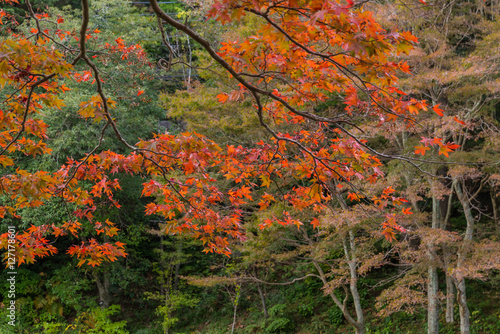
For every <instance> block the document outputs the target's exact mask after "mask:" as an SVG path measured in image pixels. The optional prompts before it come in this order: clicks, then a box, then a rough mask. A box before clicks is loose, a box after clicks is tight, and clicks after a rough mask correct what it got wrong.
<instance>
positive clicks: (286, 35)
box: [0, 0, 459, 266]
mask: <svg viewBox="0 0 500 334" xmlns="http://www.w3.org/2000/svg"><path fill="white" fill-rule="evenodd" d="M7 2H15V1H7ZM82 3H83V7H84V11H83V15H82V16H83V21H82V26H81V31H80V32H79V33H76V32H70V31H62V30H60V29H58V24H60V23H62V22H63V20H64V18H58V17H49V16H48V15H41V14H35V13H34V12H33V11H32V10H31V12H30V13H29V14H30V16H31V19H32V20H33V22H34V23H36V24H35V26H36V28H32V29H31V30H30V31H29V33H28V34H26V33H24V34H23V33H17V32H16V33H14V30H13V29H15V25H11V26H10V27H9V28H8V29H9V30H8V31H9V32H8V36H7V38H3V39H2V40H1V41H0V87H1V88H2V93H3V97H2V102H1V104H0V120H1V122H0V131H1V132H0V149H1V151H0V165H2V167H1V168H2V176H1V178H0V194H1V195H2V196H4V197H6V198H8V199H9V200H8V201H6V202H2V206H0V217H1V218H4V217H7V216H8V217H12V218H14V219H17V218H20V214H21V213H20V212H21V211H22V209H23V208H27V207H31V208H33V207H39V206H43V205H44V204H46V203H47V202H49V201H51V202H58V203H60V205H71V207H72V208H74V209H72V210H71V212H69V213H68V217H67V220H66V221H65V222H64V223H63V224H62V225H58V226H56V225H54V224H52V223H50V222H48V223H47V224H45V225H40V226H32V227H30V228H29V229H27V230H26V231H22V232H19V233H18V234H17V236H16V239H17V241H18V244H17V245H16V246H17V248H16V252H17V258H18V259H19V262H18V264H19V265H20V264H22V263H25V262H26V263H32V262H34V261H35V260H36V259H37V258H40V257H44V256H47V255H50V254H54V253H56V252H57V251H58V250H57V249H56V248H55V247H54V246H52V240H54V239H55V238H59V237H62V236H65V235H70V234H71V235H73V236H74V237H77V236H78V235H79V231H80V230H81V229H82V225H85V226H92V227H93V229H94V231H95V232H94V237H90V238H88V240H85V241H81V242H78V243H75V244H74V245H72V246H71V247H70V248H69V249H67V250H65V251H66V252H67V253H68V254H70V255H72V256H76V257H77V258H78V259H79V263H78V265H82V264H88V265H91V266H94V265H99V264H100V263H102V262H103V261H115V260H116V259H117V258H118V257H123V256H126V252H125V248H124V246H125V245H124V244H123V243H120V242H111V241H98V240H101V239H99V238H98V236H99V235H101V234H102V235H106V236H107V238H106V240H107V239H108V238H112V237H113V236H114V235H116V234H117V233H118V229H117V228H116V227H115V225H114V224H113V222H111V221H110V220H106V221H104V222H102V221H98V219H96V217H95V215H94V212H95V210H96V207H97V206H96V205H97V204H96V202H99V203H100V205H102V203H106V205H108V206H109V207H115V208H119V207H120V204H119V203H118V202H117V201H116V200H115V199H114V196H113V195H114V193H115V192H116V191H117V190H119V189H120V184H119V182H118V180H117V179H116V178H115V177H114V176H113V175H114V174H116V173H125V174H136V175H141V176H143V177H144V178H145V180H144V183H143V186H144V188H143V191H142V194H143V196H148V197H149V196H151V197H155V198H156V201H155V202H154V203H150V204H148V205H147V206H146V208H145V211H146V213H147V214H148V215H158V216H161V217H163V219H164V220H165V223H164V232H166V233H181V234H185V235H190V236H192V237H193V238H196V239H199V240H201V241H202V242H203V244H204V245H205V250H206V251H209V252H219V253H222V254H226V255H227V254H229V253H230V243H231V242H235V241H237V240H244V239H245V224H244V218H245V217H244V216H245V213H244V210H243V209H242V207H243V206H245V205H251V204H253V205H256V206H258V209H260V210H265V209H266V208H268V207H269V206H270V205H272V204H273V203H275V202H282V203H284V207H285V208H286V209H285V210H284V211H283V212H282V213H281V214H280V215H276V216H274V217H273V218H272V219H267V220H266V221H265V222H264V223H263V224H262V226H261V227H262V228H265V227H266V226H267V225H272V224H275V223H278V224H282V225H296V226H300V225H302V224H304V223H311V224H313V226H314V227H317V226H318V224H319V221H318V219H317V218H314V219H312V220H307V221H302V220H301V218H300V217H298V216H297V217H295V216H294V212H297V211H301V210H308V211H310V212H312V213H313V215H316V216H319V215H320V214H321V213H322V212H323V211H324V210H325V209H326V208H327V207H328V205H329V203H330V201H331V200H332V196H335V195H336V194H337V193H339V192H341V191H344V190H345V189H349V192H350V194H349V199H350V200H351V201H360V200H363V201H368V202H371V203H373V204H374V205H376V206H378V207H379V208H380V210H385V211H386V213H387V220H386V222H384V223H383V225H382V227H381V229H382V230H383V234H385V236H386V237H387V239H389V240H393V239H394V238H395V230H400V231H403V229H402V228H401V227H399V225H398V223H397V219H398V215H406V214H411V212H410V211H409V209H408V208H405V207H404V202H405V200H404V199H402V198H401V197H400V196H397V195H395V194H394V193H395V190H394V189H392V188H390V187H389V188H387V189H386V190H383V192H382V193H381V194H380V195H379V196H376V197H374V198H363V194H362V191H361V190H360V189H358V188H357V187H358V186H356V185H355V184H359V182H369V183H374V182H377V180H378V179H379V178H381V177H383V173H382V171H381V169H380V167H381V166H382V163H381V161H380V157H379V156H378V155H377V153H376V152H375V151H374V150H372V149H371V148H370V147H369V145H368V142H367V141H366V140H365V139H363V136H362V135H361V132H360V131H359V130H360V129H359V126H360V125H363V124H376V125H375V126H377V127H384V126H386V125H387V124H391V123H393V122H403V123H404V124H405V126H407V127H409V128H411V127H414V126H415V119H414V116H415V115H417V114H418V113H419V112H422V111H424V112H426V111H427V110H428V109H429V108H432V109H433V110H434V111H435V112H436V113H437V114H439V115H442V113H441V110H440V109H439V107H438V106H434V107H432V106H430V105H429V104H428V102H426V101H422V100H417V99H415V98H413V97H411V96H408V95H406V94H405V93H404V92H403V91H401V89H400V88H399V86H398V75H399V74H400V73H409V66H408V65H407V64H406V63H405V62H397V61H395V60H394V59H395V58H394V56H396V55H398V54H401V53H408V52H409V51H410V50H411V49H412V47H413V45H414V44H415V43H417V39H416V38H415V37H414V36H412V35H411V34H410V33H408V32H398V31H386V30H384V29H383V28H382V27H381V26H380V24H378V23H377V22H376V21H375V19H374V18H373V16H372V13H371V12H369V11H366V10H364V9H363V6H362V5H359V4H357V3H356V2H353V1H349V0H348V1H322V0H321V1H320V0H308V1H305V0H304V1H301V0H289V1H279V2H273V1H259V0H254V1H215V2H214V4H213V6H212V8H211V9H210V11H209V13H208V17H210V18H214V19H216V20H218V21H220V22H221V23H223V24H226V23H229V22H236V21H238V20H242V19H243V18H244V17H246V16H249V15H252V16H255V17H256V22H258V25H256V26H255V27H254V30H253V32H252V34H251V35H250V36H248V37H246V38H241V39H237V40H228V41H224V42H223V43H221V46H220V49H218V50H215V49H213V48H212V47H211V46H210V44H209V43H208V42H207V41H205V40H204V39H203V38H202V37H200V36H199V35H197V34H196V33H195V32H193V31H192V30H190V29H189V28H188V27H187V26H185V25H183V24H182V23H180V22H176V21H175V20H174V19H172V18H170V17H169V16H168V15H166V14H165V13H163V12H161V9H159V7H158V5H157V4H156V2H155V1H151V6H152V8H153V9H154V11H155V13H156V14H157V15H158V17H160V18H161V19H163V20H165V21H166V22H167V23H169V24H172V25H173V26H174V27H176V28H177V29H179V30H181V31H183V32H184V33H187V34H188V35H190V37H192V38H193V39H194V40H196V41H197V42H199V43H200V45H201V46H202V47H203V48H204V49H205V50H206V51H207V52H208V53H209V54H210V55H211V57H212V58H213V59H214V60H215V61H216V62H217V63H218V64H219V65H220V66H222V68H224V69H225V70H226V71H227V73H228V75H230V76H231V77H232V78H233V79H234V80H236V81H237V84H238V86H237V87H235V89H234V90H229V91H226V92H221V93H220V94H219V95H218V100H219V101H220V102H221V103H229V102H231V101H239V100H242V99H245V98H251V99H252V101H253V102H252V104H253V110H250V111H248V112H253V113H256V115H257V116H258V118H259V121H260V123H261V125H262V126H263V127H264V128H265V129H266V130H267V131H268V133H269V139H264V138H263V139H262V140H260V141H258V142H256V143H254V145H252V146H250V147H242V146H226V147H221V146H219V145H218V144H217V143H215V142H213V141H211V140H209V139H207V138H205V137H203V136H201V135H199V134H196V133H182V134H180V135H171V134H168V133H166V134H160V135H156V136H155V138H154V139H152V140H146V141H140V142H138V143H128V142H126V140H125V139H123V137H122V135H121V132H120V124H118V123H117V122H116V121H115V119H114V117H113V107H114V105H115V103H116V102H115V101H113V100H112V99H110V98H108V97H107V95H106V87H107V86H106V80H104V79H103V74H101V73H100V70H99V66H100V64H102V63H104V62H106V61H108V60H109V59H108V58H107V57H118V58H119V59H120V60H121V61H123V62H127V61H129V56H130V55H132V54H133V55H134V56H135V57H137V58H138V59H141V57H144V51H143V50H142V48H141V47H140V46H139V45H126V44H125V43H124V41H123V40H121V39H117V40H116V41H115V43H114V44H109V43H106V44H103V45H100V44H99V30H93V31H91V30H90V29H88V28H87V24H88V19H89V17H88V10H87V12H85V8H86V6H87V7H88V3H87V1H86V0H84V1H83V2H82ZM0 13H1V14H0V15H2V20H3V22H4V23H6V22H7V20H8V17H7V15H6V14H5V12H4V11H3V10H0ZM4 31H7V30H4ZM90 40H92V41H93V43H97V44H95V45H97V46H98V47H93V49H90V47H88V46H87V43H89V41H90ZM98 48H102V49H104V50H106V52H105V53H106V55H101V53H99V52H94V51H93V50H96V49H98ZM77 65H83V67H84V68H83V67H81V66H80V67H78V68H79V69H80V68H83V70H76V66H77ZM142 66H148V65H147V64H146V63H145V62H144V63H143V64H142ZM64 80H74V81H76V82H77V83H87V84H88V83H91V84H92V86H93V87H94V88H93V89H94V90H95V95H94V96H93V97H92V98H90V99H89V100H86V101H82V102H81V104H80V109H79V110H77V111H75V112H76V113H77V114H78V115H79V116H80V117H81V118H84V119H91V120H93V121H95V122H100V124H101V125H102V133H104V131H105V130H106V129H111V130H112V131H113V132H114V133H115V135H116V136H117V137H118V138H119V140H120V141H121V142H122V143H123V146H124V148H125V149H126V151H127V152H128V153H125V154H118V153H115V152H111V151H101V150H100V146H101V141H102V140H101V141H100V142H97V143H95V144H96V146H95V149H93V150H92V151H91V152H88V154H87V155H86V156H85V157H84V158H82V159H80V160H69V161H67V162H66V163H65V164H64V165H63V166H61V168H60V170H59V171H57V172H55V173H49V172H45V171H42V170H40V171H36V172H28V171H26V170H22V169H21V168H18V167H17V160H18V159H19V157H20V156H22V155H28V156H32V157H33V159H37V158H39V157H40V156H41V155H48V154H50V152H51V149H50V147H49V145H47V135H46V130H47V125H46V124H45V123H44V121H43V112H44V110H45V109H47V108H61V107H62V106H63V105H64V102H63V96H64V92H65V91H67V90H68V88H67V87H66V86H65V85H64V83H63V82H64ZM143 93H144V91H143V90H140V89H138V91H137V96H140V95H141V94H143ZM330 99H337V100H339V101H340V102H341V107H340V108H337V109H335V110H333V111H331V112H328V113H327V112H323V111H318V110H319V109H318V108H316V107H317V106H318V105H320V104H322V103H324V102H326V101H328V100H330ZM101 139H102V138H101ZM83 140H84V139H83ZM421 143H422V144H421V145H419V146H417V147H415V154H421V155H424V154H425V153H426V151H429V150H430V149H432V148H434V147H436V148H437V149H438V151H439V154H442V155H444V156H446V157H448V155H449V153H450V152H452V151H453V150H455V149H456V148H458V147H459V146H458V145H457V144H455V143H443V141H442V139H440V138H423V139H422V141H421ZM223 179H225V180H227V181H228V182H229V183H227V182H226V183H221V182H220V181H221V180H223ZM228 184H229V186H228ZM313 217H314V216H313ZM0 248H7V234H4V235H2V236H1V238H0Z"/></svg>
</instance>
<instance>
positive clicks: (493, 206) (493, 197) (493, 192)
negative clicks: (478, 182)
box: [490, 186, 500, 234]
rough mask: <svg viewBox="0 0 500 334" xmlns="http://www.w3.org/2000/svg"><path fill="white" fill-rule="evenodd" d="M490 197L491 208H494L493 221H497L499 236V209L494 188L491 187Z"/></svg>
mask: <svg viewBox="0 0 500 334" xmlns="http://www.w3.org/2000/svg"><path fill="white" fill-rule="evenodd" d="M490 196H491V206H492V208H491V210H492V211H493V220H494V221H495V227H496V231H497V234H498V233H499V232H500V220H499V219H498V207H497V200H496V194H495V188H494V186H491V190H490Z"/></svg>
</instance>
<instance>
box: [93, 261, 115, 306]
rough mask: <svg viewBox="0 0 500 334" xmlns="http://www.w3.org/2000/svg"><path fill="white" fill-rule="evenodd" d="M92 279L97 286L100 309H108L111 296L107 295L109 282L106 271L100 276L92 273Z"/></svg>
mask: <svg viewBox="0 0 500 334" xmlns="http://www.w3.org/2000/svg"><path fill="white" fill-rule="evenodd" d="M94 279H95V282H96V284H97V290H98V291H99V305H100V306H101V307H102V308H108V307H109V306H110V305H111V294H110V293H109V287H110V281H109V274H108V271H107V270H104V273H103V275H102V278H101V276H100V275H99V274H98V273H97V272H96V271H94Z"/></svg>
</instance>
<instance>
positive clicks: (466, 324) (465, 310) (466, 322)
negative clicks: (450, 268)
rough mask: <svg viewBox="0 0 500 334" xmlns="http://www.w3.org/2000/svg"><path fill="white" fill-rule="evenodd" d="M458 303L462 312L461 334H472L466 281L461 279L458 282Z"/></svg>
mask: <svg viewBox="0 0 500 334" xmlns="http://www.w3.org/2000/svg"><path fill="white" fill-rule="evenodd" d="M456 287H457V301H458V307H459V311H460V333H461V334H470V312H469V307H468V306H467V296H466V294H465V279H464V278H461V279H459V280H458V281H457V282H456Z"/></svg>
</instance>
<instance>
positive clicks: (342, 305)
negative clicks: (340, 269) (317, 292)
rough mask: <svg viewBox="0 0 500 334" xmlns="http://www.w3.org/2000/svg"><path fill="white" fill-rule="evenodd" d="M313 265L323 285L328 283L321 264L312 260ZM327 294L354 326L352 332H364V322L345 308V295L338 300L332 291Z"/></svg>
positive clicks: (357, 333) (358, 333) (362, 333)
mask: <svg viewBox="0 0 500 334" xmlns="http://www.w3.org/2000/svg"><path fill="white" fill-rule="evenodd" d="M313 265H314V267H316V270H317V271H318V274H319V277H320V279H321V281H322V282H323V284H324V285H326V284H327V283H328V281H327V279H326V277H325V273H324V272H323V269H321V266H320V265H319V263H318V262H317V261H313ZM328 295H329V296H330V298H332V300H333V302H334V303H335V305H337V306H338V307H339V308H340V309H341V310H342V314H343V315H344V318H345V319H346V320H347V322H348V323H349V324H350V325H352V326H353V327H354V332H355V333H356V334H365V326H364V324H360V323H358V322H357V321H356V320H354V318H353V317H352V316H351V314H350V313H349V311H348V310H347V297H348V296H346V298H345V299H344V301H343V302H341V301H340V299H339V298H338V297H337V296H336V295H335V294H334V293H333V291H332V292H329V293H328Z"/></svg>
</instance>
